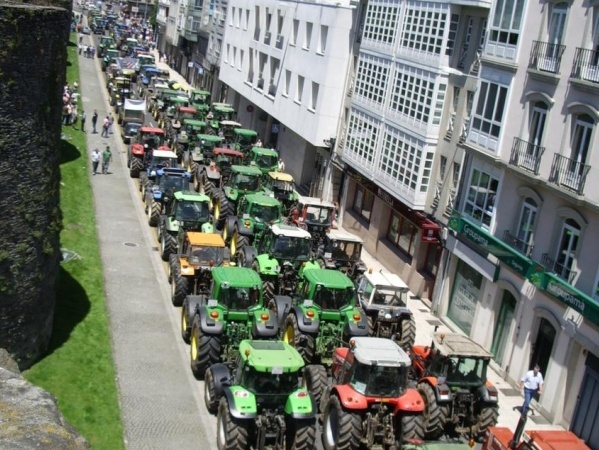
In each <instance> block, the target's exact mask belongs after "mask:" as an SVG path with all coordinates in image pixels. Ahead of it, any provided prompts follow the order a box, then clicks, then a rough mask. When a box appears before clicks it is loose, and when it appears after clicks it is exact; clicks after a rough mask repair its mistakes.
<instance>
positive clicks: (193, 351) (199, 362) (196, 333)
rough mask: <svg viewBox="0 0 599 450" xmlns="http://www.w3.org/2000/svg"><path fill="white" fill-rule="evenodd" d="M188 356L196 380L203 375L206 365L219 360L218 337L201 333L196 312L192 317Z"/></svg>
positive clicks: (208, 365)
mask: <svg viewBox="0 0 599 450" xmlns="http://www.w3.org/2000/svg"><path fill="white" fill-rule="evenodd" d="M189 356H190V360H191V371H192V373H193V375H194V376H195V377H196V378H197V379H198V380H199V379H202V378H203V377H204V374H205V372H206V369H207V368H208V367H210V366H211V365H212V364H216V363H217V362H219V360H220V337H219V336H215V335H209V334H204V333H202V330H201V328H200V316H199V315H198V314H196V315H195V316H194V317H193V324H192V326H191V342H190V349H189Z"/></svg>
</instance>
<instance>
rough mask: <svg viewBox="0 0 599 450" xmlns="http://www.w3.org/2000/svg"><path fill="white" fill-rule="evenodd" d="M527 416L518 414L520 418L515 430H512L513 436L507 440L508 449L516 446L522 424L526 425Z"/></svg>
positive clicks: (522, 430) (522, 431)
mask: <svg viewBox="0 0 599 450" xmlns="http://www.w3.org/2000/svg"><path fill="white" fill-rule="evenodd" d="M527 419H528V417H527V416H525V415H522V416H520V420H519V421H518V426H517V427H516V431H515V432H514V437H513V438H512V440H511V441H510V442H509V444H508V446H509V448H510V449H512V450H514V449H516V448H517V447H518V442H520V440H521V439H522V433H524V426H525V425H526V420H527Z"/></svg>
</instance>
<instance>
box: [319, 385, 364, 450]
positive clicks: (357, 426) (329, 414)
mask: <svg viewBox="0 0 599 450" xmlns="http://www.w3.org/2000/svg"><path fill="white" fill-rule="evenodd" d="M361 435H362V421H361V419H360V416H359V415H358V414H352V413H351V412H349V411H346V410H344V409H343V407H342V406H341V402H340V401H339V398H338V397H337V396H336V395H332V396H331V398H330V399H329V402H328V403H327V406H326V408H325V410H324V418H323V426H322V445H323V446H324V448H325V450H357V449H358V448H360V436H361Z"/></svg>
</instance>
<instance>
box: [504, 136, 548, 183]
mask: <svg viewBox="0 0 599 450" xmlns="http://www.w3.org/2000/svg"><path fill="white" fill-rule="evenodd" d="M543 153H545V147H541V146H540V145H536V144H533V143H532V142H527V141H525V140H524V139H520V138H517V137H515V138H514V142H513V144H512V154H511V156H510V164H511V165H512V166H516V167H520V168H522V169H524V170H527V171H529V172H532V173H534V174H535V175H538V174H539V166H540V165H541V157H542V156H543Z"/></svg>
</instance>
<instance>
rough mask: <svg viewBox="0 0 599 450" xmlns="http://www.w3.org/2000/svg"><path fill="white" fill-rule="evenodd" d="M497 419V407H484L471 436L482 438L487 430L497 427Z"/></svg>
mask: <svg viewBox="0 0 599 450" xmlns="http://www.w3.org/2000/svg"><path fill="white" fill-rule="evenodd" d="M498 418H499V407H498V406H497V405H485V406H483V407H482V408H481V410H480V414H479V416H478V422H477V423H476V425H475V426H474V430H473V434H475V435H476V436H477V437H478V438H479V439H480V438H482V437H484V435H485V432H486V431H487V428H489V427H494V426H495V425H497V419H498Z"/></svg>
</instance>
